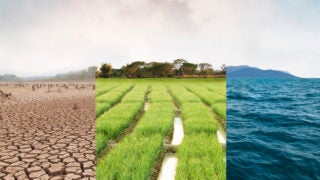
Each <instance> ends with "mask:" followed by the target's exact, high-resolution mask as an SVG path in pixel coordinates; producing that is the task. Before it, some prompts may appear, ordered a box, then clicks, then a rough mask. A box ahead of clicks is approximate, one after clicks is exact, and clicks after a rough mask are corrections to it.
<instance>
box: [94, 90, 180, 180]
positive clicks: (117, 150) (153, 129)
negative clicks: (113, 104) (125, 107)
mask: <svg viewBox="0 0 320 180" xmlns="http://www.w3.org/2000/svg"><path fill="white" fill-rule="evenodd" d="M159 91H163V92H166V89H165V88H160V90H159ZM154 93H158V92H157V90H154V91H151V96H153V94H154ZM163 95H164V98H165V97H170V95H169V94H168V93H167V92H166V93H163ZM109 112H111V110H110V111H109ZM173 117H174V111H173V103H172V102H171V103H167V102H165V103H162V102H161V103H157V102H154V103H151V104H150V107H149V109H148V110H147V111H146V112H145V113H144V115H143V116H142V118H141V119H140V121H139V122H138V124H137V125H136V127H135V129H134V131H133V132H132V133H131V134H129V135H128V136H126V137H125V138H124V139H123V140H122V141H121V142H120V143H118V145H117V146H116V147H114V148H113V149H112V150H111V151H110V152H109V153H108V154H107V156H105V157H104V158H103V159H102V160H101V162H99V163H98V165H97V179H148V177H149V175H150V174H151V170H152V168H153V166H154V163H155V161H156V159H157V157H158V156H159V153H160V152H161V150H162V146H163V140H164V138H165V137H166V136H167V135H168V134H169V132H170V131H171V129H172V127H173Z"/></svg>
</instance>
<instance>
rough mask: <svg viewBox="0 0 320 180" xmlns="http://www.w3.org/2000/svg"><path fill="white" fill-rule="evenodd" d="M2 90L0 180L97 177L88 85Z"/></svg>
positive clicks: (91, 92) (91, 96) (91, 97)
mask: <svg viewBox="0 0 320 180" xmlns="http://www.w3.org/2000/svg"><path fill="white" fill-rule="evenodd" d="M0 90H2V91H3V92H4V93H12V95H11V96H9V97H4V96H0V179H95V170H96V169H95V97H94V90H93V88H92V85H91V86H90V87H89V86H88V87H86V88H84V89H80V88H79V89H76V88H75V86H69V88H68V89H66V88H57V87H53V88H51V90H50V92H48V88H47V86H46V87H42V88H35V90H34V91H33V89H32V86H31V85H26V86H25V87H14V86H12V85H11V86H4V85H1V86H0Z"/></svg>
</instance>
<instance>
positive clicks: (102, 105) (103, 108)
mask: <svg viewBox="0 0 320 180" xmlns="http://www.w3.org/2000/svg"><path fill="white" fill-rule="evenodd" d="M110 107H111V105H110V104H108V103H99V102H96V117H99V116H100V115H101V114H102V113H103V112H105V111H107V110H108V109H109V108H110Z"/></svg>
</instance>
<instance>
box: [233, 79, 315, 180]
mask: <svg viewBox="0 0 320 180" xmlns="http://www.w3.org/2000/svg"><path fill="white" fill-rule="evenodd" d="M227 133H228V136H227V179H236V180H240V179H290V180H292V179H298V180H304V179H320V79H228V80H227Z"/></svg>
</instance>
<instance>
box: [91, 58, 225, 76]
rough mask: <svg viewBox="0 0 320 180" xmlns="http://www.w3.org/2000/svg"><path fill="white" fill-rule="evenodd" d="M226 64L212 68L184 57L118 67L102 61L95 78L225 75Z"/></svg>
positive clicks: (138, 62)
mask: <svg viewBox="0 0 320 180" xmlns="http://www.w3.org/2000/svg"><path fill="white" fill-rule="evenodd" d="M225 75H226V66H225V65H224V64H223V65H222V66H221V67H220V69H218V70H214V69H213V68H212V65H211V64H209V63H199V64H194V63H191V62H188V61H187V60H185V59H176V60H174V61H173V62H172V63H169V62H155V61H154V62H149V63H147V62H144V61H135V62H132V63H130V64H127V65H125V66H122V67H121V68H120V69H115V68H112V65H111V64H108V63H103V64H101V66H100V68H99V69H98V68H97V71H96V78H163V77H225Z"/></svg>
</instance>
